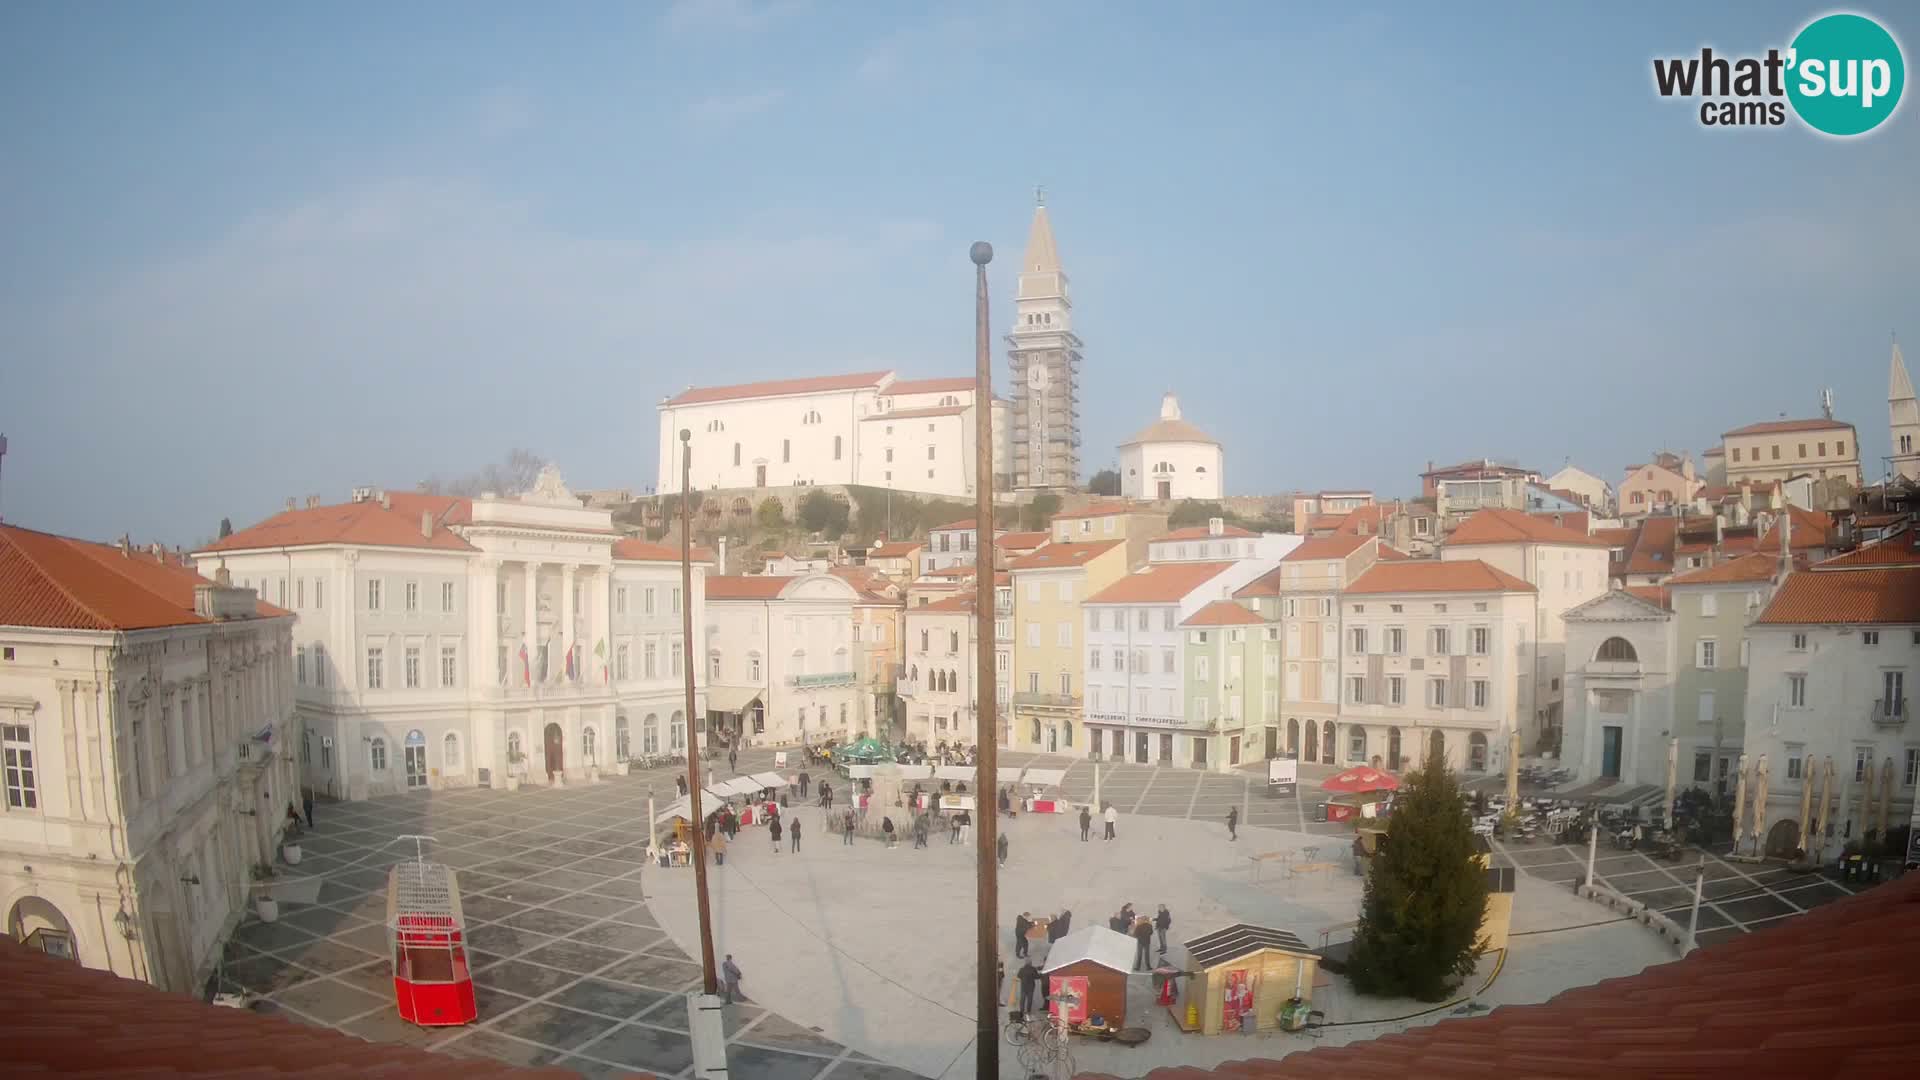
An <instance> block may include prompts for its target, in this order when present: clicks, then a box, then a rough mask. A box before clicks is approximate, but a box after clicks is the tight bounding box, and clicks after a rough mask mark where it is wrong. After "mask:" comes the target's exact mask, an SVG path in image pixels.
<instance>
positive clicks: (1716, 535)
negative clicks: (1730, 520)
mask: <svg viewBox="0 0 1920 1080" xmlns="http://www.w3.org/2000/svg"><path fill="white" fill-rule="evenodd" d="M1726 530H1727V515H1725V514H1715V515H1713V550H1714V554H1716V555H1717V554H1719V553H1720V545H1721V544H1722V543H1723V542H1725V541H1726V538H1727V532H1726Z"/></svg>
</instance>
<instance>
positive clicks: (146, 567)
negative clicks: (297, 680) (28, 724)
mask: <svg viewBox="0 0 1920 1080" xmlns="http://www.w3.org/2000/svg"><path fill="white" fill-rule="evenodd" d="M209 584H212V582H210V581H208V580H207V579H206V578H203V577H201V576H200V575H199V574H196V573H194V572H193V571H192V570H189V569H187V568H186V567H183V566H181V565H180V564H179V563H177V562H174V561H173V560H172V559H169V558H166V557H164V556H163V557H160V558H155V557H154V556H153V555H151V554H148V553H146V552H143V551H139V550H135V549H129V550H128V551H127V552H126V553H125V554H122V553H121V551H120V549H119V548H118V547H117V546H114V545H110V544H95V543H91V542H89V541H86V540H75V539H72V538H70V537H65V536H55V535H54V534H52V533H43V532H35V531H33V530H32V529H22V528H20V527H19V526H17V525H0V626H32V627H41V628H45V629H58V630H149V629H153V628H156V627H162V626H197V625H201V624H204V623H211V622H215V621H216V620H214V619H209V618H206V617H204V616H201V615H199V614H196V613H195V611H194V608H193V590H194V588H195V587H196V586H199V585H209ZM255 610H256V611H257V612H258V613H259V615H260V616H261V617H263V618H271V617H273V616H277V615H285V614H287V613H286V612H284V611H282V610H280V609H279V608H277V607H274V606H273V605H272V604H268V603H264V602H260V603H257V604H256V608H255Z"/></svg>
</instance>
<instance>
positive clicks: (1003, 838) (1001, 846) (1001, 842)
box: [993, 833, 1007, 866]
mask: <svg viewBox="0 0 1920 1080" xmlns="http://www.w3.org/2000/svg"><path fill="white" fill-rule="evenodd" d="M993 846H994V848H995V849H996V850H997V852H998V854H999V856H1000V865H1001V866H1005V865H1007V834H1006V833H1001V834H1000V837H999V839H997V840H995V841H994V842H993Z"/></svg>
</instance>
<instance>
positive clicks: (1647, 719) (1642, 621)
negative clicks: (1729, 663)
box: [1560, 589, 1692, 785]
mask: <svg viewBox="0 0 1920 1080" xmlns="http://www.w3.org/2000/svg"><path fill="white" fill-rule="evenodd" d="M1563 617H1564V618H1565V620H1566V625H1567V676H1566V678H1567V682H1566V715H1567V719H1566V725H1565V730H1564V732H1563V735H1562V737H1561V740H1560V747H1561V760H1562V762H1563V763H1564V764H1565V765H1566V766H1567V767H1568V768H1570V769H1572V770H1573V771H1574V773H1575V775H1577V776H1579V777H1580V778H1581V779H1583V780H1616V781H1620V782H1621V783H1626V784H1636V785H1638V784H1652V785H1665V783H1666V772H1667V750H1668V746H1667V740H1668V739H1669V738H1672V737H1673V736H1672V735H1671V734H1670V733H1671V732H1672V731H1673V720H1674V709H1675V702H1674V694H1675V686H1674V678H1675V675H1676V668H1677V667H1678V656H1677V650H1676V649H1675V647H1674V643H1675V640H1676V635H1675V633H1674V617H1673V612H1672V611H1670V610H1668V609H1667V608H1666V607H1664V606H1662V605H1661V604H1659V603H1657V602H1655V601H1654V600H1653V599H1650V598H1648V597H1646V596H1643V595H1641V594H1639V593H1630V592H1626V591H1625V590H1621V589H1616V590H1614V591H1612V592H1609V593H1606V594H1605V595H1603V596H1598V597H1595V598H1594V599H1592V600H1589V601H1587V602H1586V603H1584V604H1580V605H1578V606H1576V607H1574V608H1572V609H1570V610H1569V611H1567V612H1566V613H1565V615H1564V616H1563ZM1691 752H1692V751H1691V743H1689V749H1688V754H1689V755H1690V754H1691Z"/></svg>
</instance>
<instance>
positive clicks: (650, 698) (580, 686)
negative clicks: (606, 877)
mask: <svg viewBox="0 0 1920 1080" xmlns="http://www.w3.org/2000/svg"><path fill="white" fill-rule="evenodd" d="M364 495H365V497H364V498H362V499H361V500H360V501H357V502H353V503H348V504H346V505H341V506H318V505H309V506H307V507H305V508H301V509H291V508H290V509H288V510H287V511H285V512H284V513H281V514H277V515H275V516H273V517H271V518H268V519H267V520H266V521H263V522H261V523H260V524H258V525H256V526H254V527H252V528H249V529H245V530H242V531H240V532H237V533H235V534H233V535H232V536H229V537H227V538H225V539H224V540H221V541H219V542H218V543H216V544H214V545H212V546H211V547H209V548H207V549H206V550H204V551H200V552H196V553H195V554H194V558H195V560H196V561H197V563H198V564H199V566H200V568H201V570H202V571H203V572H212V571H213V570H215V569H216V568H219V567H225V568H226V569H227V570H228V572H230V573H231V574H232V575H233V578H234V580H236V581H238V582H240V583H241V584H242V585H243V586H251V587H256V588H258V589H259V590H260V591H261V592H262V594H263V595H264V596H266V597H267V598H268V599H269V600H272V601H274V602H275V603H277V604H279V605H281V606H283V607H285V608H287V609H288V610H291V611H292V612H294V614H295V615H297V616H298V617H299V619H298V622H297V623H296V624H295V627H294V634H293V664H294V700H295V702H296V705H297V707H298V709H299V711H300V716H301V719H302V721H303V723H304V725H305V728H306V731H307V735H308V739H309V741H310V743H311V745H310V746H307V747H305V748H304V751H303V753H304V757H303V760H304V762H305V768H306V775H307V777H308V782H309V783H311V784H312V785H313V786H314V787H316V788H317V789H319V790H322V791H326V792H328V793H330V794H332V795H334V796H335V797H338V798H348V799H361V798H366V797H368V796H372V795H380V794H386V793H391V792H396V791H407V790H421V789H428V788H436V787H462V786H468V785H473V784H476V783H479V782H481V781H482V779H483V778H484V780H485V782H487V783H489V784H491V785H492V786H495V787H499V786H502V785H503V783H504V778H505V777H507V776H513V777H517V778H519V779H521V780H524V781H526V782H532V783H562V782H564V781H565V780H567V779H580V778H584V777H585V776H586V775H587V774H588V770H589V769H590V768H592V769H598V768H605V767H610V766H612V765H613V764H615V763H616V762H617V761H620V760H624V757H625V755H626V754H627V753H629V752H631V753H635V754H637V753H640V752H642V751H643V750H646V749H649V748H652V749H656V750H658V751H661V752H667V751H671V750H676V749H678V750H684V749H685V747H686V745H687V735H686V707H685V692H684V687H683V684H682V671H683V670H684V669H683V667H682V665H683V664H685V663H687V650H686V648H685V646H684V643H683V641H682V637H681V610H680V607H681V603H682V602H683V598H682V596H681V585H680V567H679V551H678V550H675V549H669V548H667V547H663V546H661V545H658V544H648V543H645V542H644V541H638V540H622V539H619V538H618V537H617V535H616V534H615V533H614V531H613V523H612V519H611V517H610V515H609V513H608V512H607V511H605V510H590V509H586V508H584V507H583V506H582V505H581V504H580V501H579V500H578V499H576V498H574V497H573V495H572V494H571V493H570V492H568V491H567V489H566V486H565V485H564V484H563V483H562V482H561V480H560V475H559V473H558V471H557V470H554V469H551V468H549V469H548V470H547V471H545V472H544V473H542V475H541V478H540V482H539V484H538V485H536V487H535V490H534V491H533V492H531V493H529V494H527V495H525V496H522V497H520V498H517V499H500V498H488V497H482V498H478V499H458V498H452V497H447V496H429V495H417V494H400V493H382V494H377V495H376V494H375V493H373V492H371V491H367V492H364ZM697 557H698V558H700V559H702V560H703V561H702V563H701V564H699V565H696V566H695V568H694V580H693V596H692V599H691V602H692V604H693V605H694V608H693V613H694V617H695V620H696V625H697V624H698V620H699V618H700V614H701V607H702V583H703V581H704V580H705V577H706V562H705V560H708V559H709V557H708V556H706V555H705V554H704V553H702V554H700V555H699V556H697Z"/></svg>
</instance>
